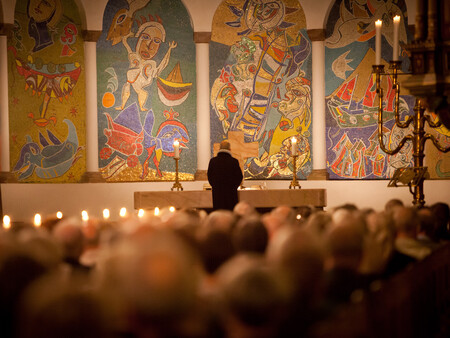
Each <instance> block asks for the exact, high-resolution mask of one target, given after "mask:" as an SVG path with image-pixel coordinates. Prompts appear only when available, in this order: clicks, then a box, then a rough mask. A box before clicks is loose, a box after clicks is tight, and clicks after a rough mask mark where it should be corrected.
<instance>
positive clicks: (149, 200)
mask: <svg viewBox="0 0 450 338" xmlns="http://www.w3.org/2000/svg"><path fill="white" fill-rule="evenodd" d="M238 194H239V200H240V201H246V202H248V203H250V204H251V205H253V206H254V207H255V208H256V209H272V208H276V207H278V206H280V205H287V206H290V207H299V206H302V205H310V206H314V207H316V208H318V209H323V208H324V207H326V205H327V198H326V190H325V189H279V190H248V189H246V190H239V191H238ZM170 206H173V207H175V208H177V209H181V208H196V209H205V210H210V209H212V194H211V190H199V191H136V192H134V208H135V209H154V208H156V207H158V208H164V207H170Z"/></svg>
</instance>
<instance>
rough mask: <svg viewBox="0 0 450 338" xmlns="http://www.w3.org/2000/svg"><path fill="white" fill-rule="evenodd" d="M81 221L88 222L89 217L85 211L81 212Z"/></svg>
mask: <svg viewBox="0 0 450 338" xmlns="http://www.w3.org/2000/svg"><path fill="white" fill-rule="evenodd" d="M81 219H82V220H83V221H84V222H87V221H89V215H88V212H87V211H86V210H83V211H82V212H81Z"/></svg>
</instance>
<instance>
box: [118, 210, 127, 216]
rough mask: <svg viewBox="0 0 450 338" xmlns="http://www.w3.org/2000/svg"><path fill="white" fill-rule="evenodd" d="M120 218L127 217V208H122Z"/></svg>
mask: <svg viewBox="0 0 450 338" xmlns="http://www.w3.org/2000/svg"><path fill="white" fill-rule="evenodd" d="M119 215H120V217H125V216H126V215H127V208H121V209H120V211H119Z"/></svg>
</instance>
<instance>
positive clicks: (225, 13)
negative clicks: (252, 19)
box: [211, 0, 306, 46]
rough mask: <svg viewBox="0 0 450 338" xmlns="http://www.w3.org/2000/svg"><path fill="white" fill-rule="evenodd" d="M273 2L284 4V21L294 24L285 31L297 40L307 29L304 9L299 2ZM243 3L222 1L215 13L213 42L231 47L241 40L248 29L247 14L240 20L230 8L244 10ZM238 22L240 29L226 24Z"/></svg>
mask: <svg viewBox="0 0 450 338" xmlns="http://www.w3.org/2000/svg"><path fill="white" fill-rule="evenodd" d="M266 2H268V1H266ZM272 2H275V3H276V2H282V3H283V4H284V8H285V14H284V21H286V22H289V23H294V25H292V26H291V27H289V28H287V29H285V32H286V34H288V35H290V36H291V37H292V38H293V39H295V38H296V37H297V35H298V32H299V30H301V29H303V28H306V18H305V13H304V12H303V8H302V7H301V5H300V3H299V1H298V0H278V1H272ZM243 3H244V2H243V1H241V0H228V1H222V3H221V4H220V5H219V6H218V7H217V10H216V12H215V13H214V18H213V24H212V31H211V32H212V35H211V41H215V42H220V43H223V44H226V45H228V46H231V45H233V44H235V43H236V42H237V41H239V40H240V39H241V37H240V36H239V35H238V33H239V32H242V31H244V30H246V29H248V27H247V24H246V20H245V16H246V14H244V15H242V17H241V18H240V20H239V17H237V16H236V15H235V14H233V12H232V11H231V10H230V7H231V6H233V7H236V8H239V9H242V5H243ZM238 21H240V27H231V26H230V25H227V24H225V23H226V22H238ZM294 43H295V42H294Z"/></svg>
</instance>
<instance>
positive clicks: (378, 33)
mask: <svg viewBox="0 0 450 338" xmlns="http://www.w3.org/2000/svg"><path fill="white" fill-rule="evenodd" d="M381 26H382V21H381V20H377V21H375V33H376V34H375V64H376V65H381Z"/></svg>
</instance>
